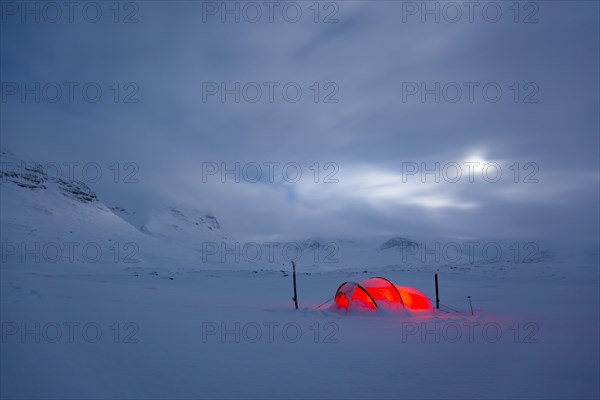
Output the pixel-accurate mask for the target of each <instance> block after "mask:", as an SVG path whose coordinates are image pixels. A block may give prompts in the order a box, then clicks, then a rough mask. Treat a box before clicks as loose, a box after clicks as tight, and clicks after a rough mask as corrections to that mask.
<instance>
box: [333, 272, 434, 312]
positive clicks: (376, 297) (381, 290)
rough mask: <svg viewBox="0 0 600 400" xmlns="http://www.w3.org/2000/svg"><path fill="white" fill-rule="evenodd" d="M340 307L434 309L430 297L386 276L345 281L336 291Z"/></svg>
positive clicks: (348, 308) (336, 301)
mask: <svg viewBox="0 0 600 400" xmlns="http://www.w3.org/2000/svg"><path fill="white" fill-rule="evenodd" d="M334 303H335V305H336V306H337V307H338V308H344V309H346V311H348V310H350V309H355V308H356V309H366V310H375V309H377V308H380V307H382V306H383V307H384V308H391V309H404V310H409V311H427V310H433V307H432V306H431V303H430V302H429V299H428V298H427V296H425V294H423V293H422V292H420V291H418V290H417V289H414V288H411V287H405V286H396V285H394V284H393V283H392V282H390V281H388V280H387V279H385V278H369V279H366V280H364V281H361V282H360V283H356V282H344V283H342V284H341V285H340V287H339V288H338V290H337V292H336V293H335V298H334Z"/></svg>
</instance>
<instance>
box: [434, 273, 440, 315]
mask: <svg viewBox="0 0 600 400" xmlns="http://www.w3.org/2000/svg"><path fill="white" fill-rule="evenodd" d="M435 308H437V309H439V308H440V293H439V290H438V279H437V274H435Z"/></svg>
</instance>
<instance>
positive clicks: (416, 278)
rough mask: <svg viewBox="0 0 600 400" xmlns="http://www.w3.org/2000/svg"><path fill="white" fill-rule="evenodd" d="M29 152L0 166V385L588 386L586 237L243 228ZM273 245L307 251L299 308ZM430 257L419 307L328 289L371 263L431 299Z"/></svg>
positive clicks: (427, 286)
mask: <svg viewBox="0 0 600 400" xmlns="http://www.w3.org/2000/svg"><path fill="white" fill-rule="evenodd" d="M13 157H14V156H12V155H10V154H7V153H3V161H7V160H8V161H11V160H12V161H18V162H17V164H19V165H22V164H21V163H20V160H17V159H16V158H13ZM27 165H30V166H31V168H30V170H28V171H25V170H24V169H23V168H22V167H21V168H19V169H17V170H15V172H14V174H13V173H7V170H6V169H4V168H3V171H2V173H3V175H2V179H1V182H0V188H1V219H0V222H1V226H0V233H1V235H2V260H1V261H2V263H1V269H0V274H1V275H0V278H1V320H2V341H1V346H2V351H1V352H0V354H1V355H0V361H1V372H0V374H1V375H0V376H1V383H2V385H1V393H0V394H1V397H2V398H42V397H43V398H142V397H144V398H146V397H148V398H599V397H600V392H599V380H598V376H600V366H599V357H598V355H599V354H600V351H599V350H600V349H599V339H598V338H599V333H600V327H599V311H600V310H599V303H600V299H599V283H600V277H599V272H598V253H597V248H596V246H597V243H592V244H585V243H577V242H576V241H567V240H566V239H567V238H565V240H564V241H560V240H558V239H557V240H556V243H541V242H531V241H528V242H524V241H510V240H505V241H496V240H493V239H486V240H484V239H477V240H473V239H472V238H471V239H468V240H466V239H460V240H459V239H456V238H455V239H432V238H427V239H422V238H414V237H411V236H410V235H409V234H406V233H402V234H401V235H399V236H397V237H392V238H390V237H388V238H347V239H343V240H342V239H327V238H311V239H302V240H297V241H289V242H285V243H278V244H277V246H275V245H273V244H268V243H262V242H261V243H251V244H248V243H242V242H237V241H236V239H235V238H234V237H233V236H232V235H231V234H229V233H226V232H225V229H224V228H223V227H221V226H220V224H219V222H218V216H215V215H212V214H210V213H209V212H207V211H203V210H197V209H191V208H186V207H184V206H181V205H172V204H162V205H160V207H156V208H155V209H152V210H143V211H142V210H135V209H130V208H128V207H123V206H121V205H118V204H117V205H112V204H111V205H109V204H103V203H102V201H101V199H100V200H98V199H97V196H96V195H95V193H93V192H92V190H91V189H89V188H88V187H87V186H86V185H85V184H81V183H77V182H72V181H68V180H62V181H58V180H56V179H50V178H49V177H48V176H45V175H44V173H43V171H40V170H36V169H35V166H34V165H33V164H27ZM473 241H475V242H476V243H478V244H477V245H468V244H465V243H466V242H468V243H472V242H473ZM515 243H516V244H515ZM436 245H437V246H439V249H438V247H436ZM457 245H458V249H460V255H457ZM274 246H275V247H274ZM469 246H471V248H474V250H473V253H472V254H471V253H469V251H468V249H469V248H470V247H469ZM484 247H485V248H486V249H487V250H489V252H487V250H486V252H483V251H482V250H481V249H482V248H484ZM283 248H286V249H287V250H289V253H288V255H289V256H290V257H293V255H294V254H295V253H294V252H295V251H297V250H298V249H301V251H302V258H301V259H300V260H298V263H297V267H298V298H299V303H300V309H299V310H294V308H293V302H292V283H291V275H290V268H291V266H290V263H289V262H288V261H289V260H288V259H287V258H286V254H285V253H283V252H282V251H281V249H283ZM272 249H273V257H272V258H271V257H270V253H269V251H270V250H272ZM497 249H501V252H502V254H501V255H500V256H498V257H496V255H495V254H496V253H495V252H494V251H495V250H497ZM257 252H259V253H257ZM257 254H259V255H260V256H257ZM436 256H437V258H436ZM290 257H288V258H290ZM436 272H437V273H438V274H439V278H440V298H441V302H442V309H441V310H440V311H438V312H435V313H433V314H429V315H414V316H406V315H403V314H396V313H385V312H379V313H374V314H368V315H366V314H356V313H351V314H346V313H344V312H342V313H340V312H338V311H337V310H335V309H334V308H332V307H330V306H331V302H327V300H330V299H331V298H332V297H333V295H334V293H335V290H336V289H337V287H338V286H339V284H341V283H342V282H344V281H347V280H362V279H364V278H366V277H371V276H385V277H386V278H388V279H389V280H391V281H393V282H395V283H397V284H399V285H403V286H413V287H416V288H418V289H419V290H421V291H423V292H424V293H425V294H427V295H428V296H429V297H430V298H434V296H435V291H434V284H433V282H434V274H435V273H436ZM467 296H471V298H472V300H473V307H474V309H475V315H474V316H472V315H471V311H470V307H469V303H468V299H467Z"/></svg>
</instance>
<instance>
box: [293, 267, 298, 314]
mask: <svg viewBox="0 0 600 400" xmlns="http://www.w3.org/2000/svg"><path fill="white" fill-rule="evenodd" d="M292 279H293V280H294V297H293V298H292V300H294V305H295V306H296V310H297V309H298V293H297V292H296V263H295V262H293V261H292Z"/></svg>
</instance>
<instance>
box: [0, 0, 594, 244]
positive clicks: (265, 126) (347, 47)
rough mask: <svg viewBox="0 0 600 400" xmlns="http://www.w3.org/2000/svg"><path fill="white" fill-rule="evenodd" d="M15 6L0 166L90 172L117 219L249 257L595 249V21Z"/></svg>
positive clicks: (547, 6)
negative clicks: (348, 239) (399, 245)
mask: <svg viewBox="0 0 600 400" xmlns="http://www.w3.org/2000/svg"><path fill="white" fill-rule="evenodd" d="M27 4H28V7H30V9H29V10H23V9H22V7H23V3H21V2H3V3H2V26H1V34H2V35H1V49H2V50H1V51H2V55H1V72H2V79H1V80H2V104H1V105H2V115H1V121H0V124H1V140H2V147H3V148H6V149H9V150H10V151H12V152H14V153H15V154H16V155H17V156H21V157H23V158H28V159H35V160H40V161H43V162H46V163H48V162H57V163H64V162H71V161H78V162H81V163H82V164H85V163H88V162H94V163H97V164H98V165H100V166H101V167H102V172H103V175H102V179H100V180H99V182H89V184H90V186H92V187H93V188H94V189H95V190H97V192H98V194H99V197H100V199H101V200H103V201H104V202H105V203H107V204H108V205H126V206H128V207H131V206H133V205H135V207H146V206H147V205H149V204H150V205H152V204H155V203H172V204H185V205H190V206H196V207H198V208H203V209H204V208H205V209H209V210H211V211H212V212H214V213H215V215H216V216H217V218H218V219H219V220H220V221H221V223H222V225H223V226H224V227H225V229H227V230H228V231H229V232H230V233H232V234H233V235H234V236H237V237H240V238H253V239H255V238H278V237H286V236H288V237H289V236H296V237H306V236H344V235H353V236H354V235H357V236H362V235H371V234H385V235H388V234H389V235H391V234H401V235H405V236H408V237H410V236H411V235H444V236H452V237H477V236H485V237H502V238H518V239H528V238H531V239H537V238H541V237H555V238H557V237H565V238H568V239H570V240H573V239H574V240H597V239H598V220H599V212H598V209H599V182H600V181H599V147H600V144H599V130H600V127H599V112H598V110H599V108H600V104H599V90H600V89H599V85H600V82H599V79H598V75H599V74H598V71H599V69H600V65H599V53H598V52H599V48H600V44H599V36H600V35H599V20H600V19H599V9H598V3H597V2H572V1H569V2H567V1H565V2H562V1H539V2H532V3H527V4H528V5H525V4H524V3H522V4H521V6H520V7H519V8H518V9H515V8H514V5H513V3H512V2H498V3H493V5H492V6H486V3H484V2H481V3H477V5H476V6H475V7H474V9H473V10H469V9H468V8H466V7H465V6H463V5H462V4H463V2H458V3H452V5H451V6H448V3H434V2H431V3H428V5H429V7H430V10H434V11H433V12H434V14H428V13H425V12H424V10H423V9H421V7H422V5H421V4H422V3H421V2H416V3H413V2H388V1H386V2H384V1H381V2H379V1H371V2H353V1H352V2H346V1H344V2H342V1H338V2H321V3H319V7H318V11H319V12H318V14H317V13H316V10H317V8H315V6H314V2H312V1H311V2H296V3H291V4H292V5H288V6H285V5H286V4H287V3H284V2H281V3H277V4H274V5H272V7H273V9H272V14H271V15H270V10H269V8H268V6H265V5H264V3H263V2H258V3H251V5H250V6H248V5H247V4H246V3H236V2H228V3H227V7H229V9H231V10H235V9H236V7H239V12H240V15H239V22H236V21H235V18H236V15H235V14H231V13H222V11H223V10H222V7H223V5H222V3H221V2H208V3H206V2H205V3H201V2H189V1H186V2H162V1H144V2H130V3H120V7H119V10H118V13H116V10H115V9H114V8H111V5H112V4H113V2H97V3H92V5H89V4H90V3H89V2H80V3H79V6H77V8H75V9H73V10H69V9H68V8H67V7H66V6H64V5H61V4H62V2H59V3H54V4H58V8H55V9H52V8H44V3H37V2H30V3H27ZM436 4H437V7H439V14H438V16H439V19H440V21H439V23H436V22H435V19H436V15H435V10H436ZM256 5H258V7H259V8H260V9H261V14H260V15H258V14H257V13H256V12H257V8H256V7H255V6H256ZM456 5H458V7H456ZM284 6H285V8H284ZM35 7H39V8H38V9H36V8H35ZM511 7H512V8H511ZM98 9H99V10H101V12H102V14H101V16H99V17H96V12H97V10H98ZM25 11H27V12H25ZM57 11H59V12H60V13H61V14H60V15H61V16H60V17H58V16H57V15H58V14H57ZM70 11H72V14H70ZM298 11H301V13H302V15H301V16H297V14H296V13H297V12H298ZM469 11H471V12H472V14H471V13H470V12H469ZM498 11H500V12H501V14H497V12H498ZM457 12H460V13H461V14H457ZM234 13H235V11H234ZM36 18H39V22H37V21H36ZM71 18H72V20H70V19H71ZM53 19H58V21H57V22H52V20H53ZM95 19H97V21H96V22H92V21H93V20H95ZM115 19H116V20H117V22H115ZM270 19H272V21H270ZM496 19H497V21H496V22H493V21H494V20H496ZM252 20H256V21H254V22H253V21H252ZM295 20H297V21H296V22H294V21H295ZM315 20H316V22H315ZM450 20H455V22H451V21H450ZM125 21H127V22H129V23H125ZM69 82H72V83H69ZM236 82H237V83H239V91H237V93H236ZM36 83H39V85H40V86H39V89H36ZM115 84H117V85H115ZM223 84H224V85H225V87H224V88H225V89H226V90H227V92H225V93H222V89H223V87H222V85H223ZM69 85H70V87H72V88H73V98H72V99H71V98H69V90H68V88H69ZM436 85H439V86H436ZM57 87H61V88H62V91H61V93H60V96H59V95H57V94H56V93H57V92H56V88H57ZM83 87H86V88H87V89H86V90H87V97H85V96H84V95H83V94H82V88H83ZM257 87H258V88H260V89H261V93H259V92H258V91H257ZM97 88H100V89H101V90H102V96H101V97H100V98H99V99H97V102H93V100H94V97H96V94H95V91H96V90H97ZM269 88H272V92H270V90H269ZM284 88H285V91H284ZM298 88H300V90H301V93H302V95H301V97H300V98H299V99H296V98H295V97H296V94H297V90H298ZM436 88H439V89H437V90H436ZM459 90H460V92H459ZM498 90H500V91H501V93H499V92H498ZM36 92H37V93H36ZM499 94H501V96H499ZM37 95H39V96H40V99H39V101H37V100H36V98H35V97H36V96H37ZM270 95H272V98H270ZM236 96H239V102H236ZM436 97H437V99H436ZM124 100H128V101H135V102H125V101H124ZM223 100H224V101H223ZM296 100H297V101H296ZM436 100H438V101H437V102H436ZM115 162H118V163H119V166H118V170H119V172H120V175H119V177H118V180H119V183H115V182H114V170H115V167H114V163H115ZM128 162H131V163H135V166H136V167H135V168H136V169H133V167H131V165H132V164H126V163H128ZM236 163H239V165H240V175H241V176H240V181H239V182H236V181H235V180H236V179H235V176H234V175H233V174H228V175H226V176H225V178H226V179H225V182H224V183H223V182H222V178H221V174H220V172H221V171H220V170H221V169H222V167H225V168H227V169H234V168H235V166H236ZM274 163H279V164H274ZM315 163H318V164H315ZM436 163H439V170H440V176H439V183H438V182H436V177H435V176H434V174H427V175H425V176H421V172H422V170H423V168H427V169H430V170H434V169H435V168H436V165H437V164H436ZM515 163H517V164H515ZM257 164H258V165H259V166H260V167H261V170H262V176H261V177H260V179H258V178H256V172H257V168H256V165H257ZM286 164H287V169H286V170H285V171H286V172H287V174H284V171H283V168H282V167H283V166H284V165H286ZM457 165H458V166H460V167H461V170H462V171H461V172H462V175H461V176H458V175H457V173H458V169H457V168H456V166H457ZM111 166H113V167H112V169H111ZM215 166H216V167H217V170H215ZM269 166H271V167H269ZM298 166H299V167H300V168H301V170H302V176H301V177H296V170H297V167H298ZM484 167H485V168H484ZM269 168H272V170H269ZM316 170H318V171H319V174H318V175H316V173H315V171H316ZM271 171H272V173H273V174H272V176H270V172H271ZM79 172H80V171H79ZM203 172H204V173H203ZM470 172H471V173H472V175H471V174H470ZM498 172H501V173H502V176H501V177H500V176H498V177H497V176H496V174H497V173H498ZM128 173H130V174H131V176H129V178H134V179H136V180H137V181H138V182H137V183H123V182H122V181H123V180H124V179H125V178H126V177H127V174H128ZM255 178H256V179H255ZM470 178H472V180H473V181H474V182H470ZM315 180H316V181H318V182H315ZM423 180H425V182H423Z"/></svg>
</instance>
